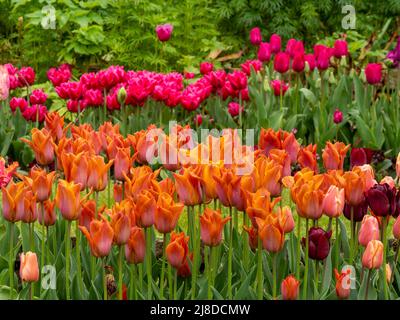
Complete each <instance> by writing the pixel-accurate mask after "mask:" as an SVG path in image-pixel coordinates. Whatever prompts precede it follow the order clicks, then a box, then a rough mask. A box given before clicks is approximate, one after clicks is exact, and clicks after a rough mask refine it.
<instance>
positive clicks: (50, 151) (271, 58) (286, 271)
mask: <svg viewBox="0 0 400 320" xmlns="http://www.w3.org/2000/svg"><path fill="white" fill-rule="evenodd" d="M172 30H173V28H172V26H170V25H163V26H159V27H158V28H157V35H158V37H159V40H160V41H162V42H164V41H167V40H169V39H170V37H171V33H172ZM250 41H251V43H252V44H253V45H254V46H256V55H257V59H250V60H247V61H246V62H245V63H243V64H242V65H241V66H240V68H241V69H240V70H239V69H235V70H229V71H226V70H224V69H216V70H214V65H213V64H212V63H211V62H203V63H202V64H201V65H200V66H199V73H198V74H194V73H188V72H185V73H183V74H181V73H177V72H171V73H161V72H150V71H146V70H144V71H132V70H125V69H124V68H123V67H122V66H110V67H108V68H107V69H104V70H100V71H97V72H89V73H83V74H77V72H75V73H74V70H73V68H72V66H70V65H67V64H63V65H61V66H59V67H57V68H51V69H49V70H48V72H47V76H48V79H49V81H50V82H48V83H45V84H35V71H34V70H33V69H32V68H31V67H22V68H16V67H15V66H13V65H12V64H7V65H5V66H4V67H1V68H0V99H1V100H4V102H3V103H2V107H1V109H0V118H1V119H2V121H3V126H2V127H1V128H0V140H1V141H2V147H1V150H0V151H1V153H0V154H1V155H2V156H3V157H5V158H6V159H7V160H5V159H4V158H3V157H1V158H0V186H1V189H2V217H1V220H0V239H1V244H0V297H5V298H9V299H66V300H70V299H104V300H108V299H119V300H121V299H130V300H143V299H169V300H177V299H240V300H242V299H260V300H261V299H284V300H295V299H305V300H306V299H321V300H322V299H353V300H355V299H360V300H361V299H397V298H398V297H399V294H400V273H399V271H398V263H397V262H398V252H399V248H400V245H399V243H398V239H400V218H399V213H400V191H399V190H398V176H400V157H398V158H397V162H396V161H395V157H396V155H397V154H398V152H399V151H400V148H399V143H398V141H399V137H400V127H399V125H398V123H400V113H399V112H398V110H399V107H400V106H399V100H400V98H399V93H400V88H399V86H400V81H397V82H395V84H394V85H392V84H391V82H390V74H391V71H390V70H389V68H386V66H385V65H384V63H383V62H382V61H381V62H379V63H369V64H366V66H365V68H364V69H363V70H360V68H359V66H358V65H357V64H355V62H354V61H353V59H351V57H350V55H349V52H348V47H347V42H346V41H345V40H343V39H338V40H336V42H335V43H334V45H333V47H329V46H325V45H321V44H317V45H315V46H314V48H313V53H310V54H307V53H306V51H305V49H304V45H303V43H302V42H301V41H297V40H295V39H291V40H289V41H288V43H287V44H286V49H285V50H284V51H283V50H282V48H281V38H280V37H279V36H278V35H272V36H271V37H270V41H269V42H268V43H267V42H262V36H261V33H260V31H259V30H258V29H257V28H255V29H253V30H252V31H251V33H250ZM399 41H400V40H399ZM399 53H400V42H398V44H397V47H396V48H395V49H394V50H392V51H391V52H390V53H389V54H388V56H387V58H388V59H389V60H390V61H391V62H390V65H389V67H397V66H398V63H399V61H400V58H399ZM399 74H400V73H399V72H398V73H397V80H398V79H399V78H398V77H399ZM9 95H10V96H9ZM192 129H196V130H192ZM199 129H213V130H212V131H209V130H204V131H199ZM341 141H343V142H341ZM383 150H387V151H383ZM394 176H396V178H394Z"/></svg>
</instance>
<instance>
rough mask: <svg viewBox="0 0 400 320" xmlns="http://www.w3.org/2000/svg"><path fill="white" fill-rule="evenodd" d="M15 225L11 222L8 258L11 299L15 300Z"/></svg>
mask: <svg viewBox="0 0 400 320" xmlns="http://www.w3.org/2000/svg"><path fill="white" fill-rule="evenodd" d="M13 261H14V223H13V222H10V251H9V256H8V272H9V277H10V299H12V298H13V290H14V264H13Z"/></svg>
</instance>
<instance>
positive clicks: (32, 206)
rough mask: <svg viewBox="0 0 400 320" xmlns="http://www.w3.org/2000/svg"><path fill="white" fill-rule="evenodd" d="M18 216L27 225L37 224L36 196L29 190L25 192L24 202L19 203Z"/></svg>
mask: <svg viewBox="0 0 400 320" xmlns="http://www.w3.org/2000/svg"><path fill="white" fill-rule="evenodd" d="M17 216H20V217H21V220H22V221H23V222H25V223H32V222H35V221H36V219H37V204H36V195H35V194H34V193H33V192H32V191H31V190H29V189H28V188H27V189H25V191H24V195H23V201H21V202H19V203H17Z"/></svg>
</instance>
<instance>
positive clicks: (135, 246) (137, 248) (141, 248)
mask: <svg viewBox="0 0 400 320" xmlns="http://www.w3.org/2000/svg"><path fill="white" fill-rule="evenodd" d="M145 255H146V239H145V236H144V232H143V229H141V228H139V227H133V228H132V229H131V234H130V236H129V240H128V243H127V244H126V245H125V258H126V260H127V261H128V262H129V263H134V264H138V263H142V262H143V261H144V258H145Z"/></svg>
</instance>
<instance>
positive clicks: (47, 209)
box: [38, 200, 57, 227]
mask: <svg viewBox="0 0 400 320" xmlns="http://www.w3.org/2000/svg"><path fill="white" fill-rule="evenodd" d="M43 206H44V212H43V215H44V216H42V212H40V213H39V214H38V220H39V223H40V224H42V225H43V224H44V225H45V226H46V227H49V226H52V225H54V224H55V223H56V220H57V214H56V211H55V210H54V206H55V202H54V201H52V200H46V201H45V202H43Z"/></svg>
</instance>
